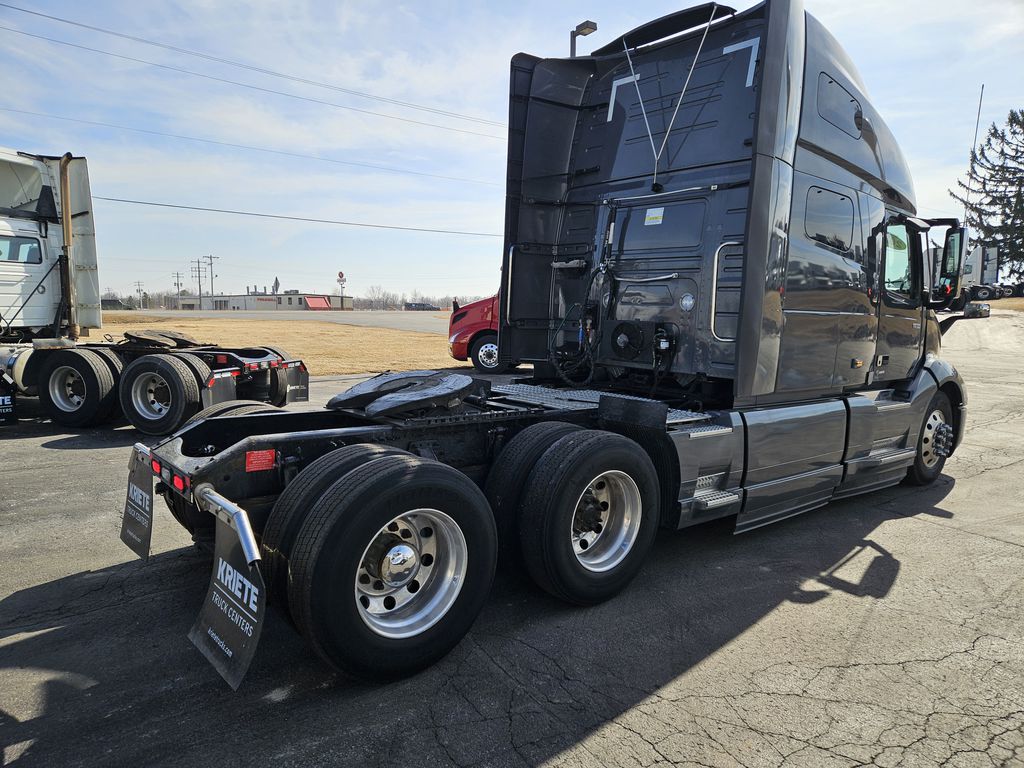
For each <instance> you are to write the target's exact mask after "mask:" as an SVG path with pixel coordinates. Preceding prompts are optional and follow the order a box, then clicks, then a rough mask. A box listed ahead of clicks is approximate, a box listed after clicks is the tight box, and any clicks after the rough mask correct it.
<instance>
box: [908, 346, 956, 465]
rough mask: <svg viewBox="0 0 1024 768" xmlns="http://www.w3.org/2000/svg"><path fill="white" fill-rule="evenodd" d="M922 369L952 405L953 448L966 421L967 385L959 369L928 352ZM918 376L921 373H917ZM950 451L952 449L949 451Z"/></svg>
mask: <svg viewBox="0 0 1024 768" xmlns="http://www.w3.org/2000/svg"><path fill="white" fill-rule="evenodd" d="M924 370H925V371H927V372H928V374H929V375H931V377H932V378H933V379H935V383H936V385H938V387H939V390H940V391H942V392H944V393H945V394H946V396H947V397H948V398H949V402H950V403H951V404H952V406H953V432H954V435H955V437H954V439H953V450H954V451H955V450H956V448H957V446H958V445H960V441H961V440H963V436H964V427H965V425H966V423H967V387H965V386H964V380H963V378H962V377H961V376H960V373H959V371H957V369H956V368H955V367H954V366H953V365H952V363H950V362H949V361H947V360H943V359H942V358H941V357H936V356H935V355H932V354H929V355H927V356H926V357H925V360H924ZM918 375H919V376H920V375H921V374H918ZM951 453H952V451H951Z"/></svg>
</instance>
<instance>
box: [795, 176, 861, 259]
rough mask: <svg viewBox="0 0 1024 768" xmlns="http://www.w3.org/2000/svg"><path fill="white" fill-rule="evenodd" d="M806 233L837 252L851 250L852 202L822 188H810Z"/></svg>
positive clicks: (806, 214)
mask: <svg viewBox="0 0 1024 768" xmlns="http://www.w3.org/2000/svg"><path fill="white" fill-rule="evenodd" d="M804 234H806V235H807V237H808V238H809V239H811V240H813V241H815V242H817V243H821V244H822V245H827V246H829V247H830V248H835V249H836V250H837V251H843V252H846V251H849V250H850V245H851V244H852V243H853V201H852V200H851V199H850V198H849V197H847V196H846V195H840V194H838V193H836V192H832V191H830V190H827V189H822V188H821V187H811V188H810V189H808V190H807V212H806V213H805V214H804Z"/></svg>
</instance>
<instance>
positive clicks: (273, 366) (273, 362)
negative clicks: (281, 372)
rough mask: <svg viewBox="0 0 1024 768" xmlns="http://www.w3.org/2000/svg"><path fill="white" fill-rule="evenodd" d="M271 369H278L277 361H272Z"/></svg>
mask: <svg viewBox="0 0 1024 768" xmlns="http://www.w3.org/2000/svg"><path fill="white" fill-rule="evenodd" d="M270 367H271V368H277V360H271V361H270Z"/></svg>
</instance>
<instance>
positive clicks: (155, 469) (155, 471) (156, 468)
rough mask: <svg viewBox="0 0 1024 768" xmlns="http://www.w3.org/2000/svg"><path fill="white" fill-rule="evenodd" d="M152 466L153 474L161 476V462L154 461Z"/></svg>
mask: <svg viewBox="0 0 1024 768" xmlns="http://www.w3.org/2000/svg"><path fill="white" fill-rule="evenodd" d="M150 466H152V467H153V474H154V475H159V474H160V462H159V461H157V460H156V459H153V463H152V464H151V465H150Z"/></svg>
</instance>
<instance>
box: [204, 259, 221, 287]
mask: <svg viewBox="0 0 1024 768" xmlns="http://www.w3.org/2000/svg"><path fill="white" fill-rule="evenodd" d="M219 258H220V256H214V255H212V254H211V255H209V256H207V257H206V261H207V262H208V263H209V265H210V295H211V296H213V278H215V277H216V275H215V274H213V260H214V259H219Z"/></svg>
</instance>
